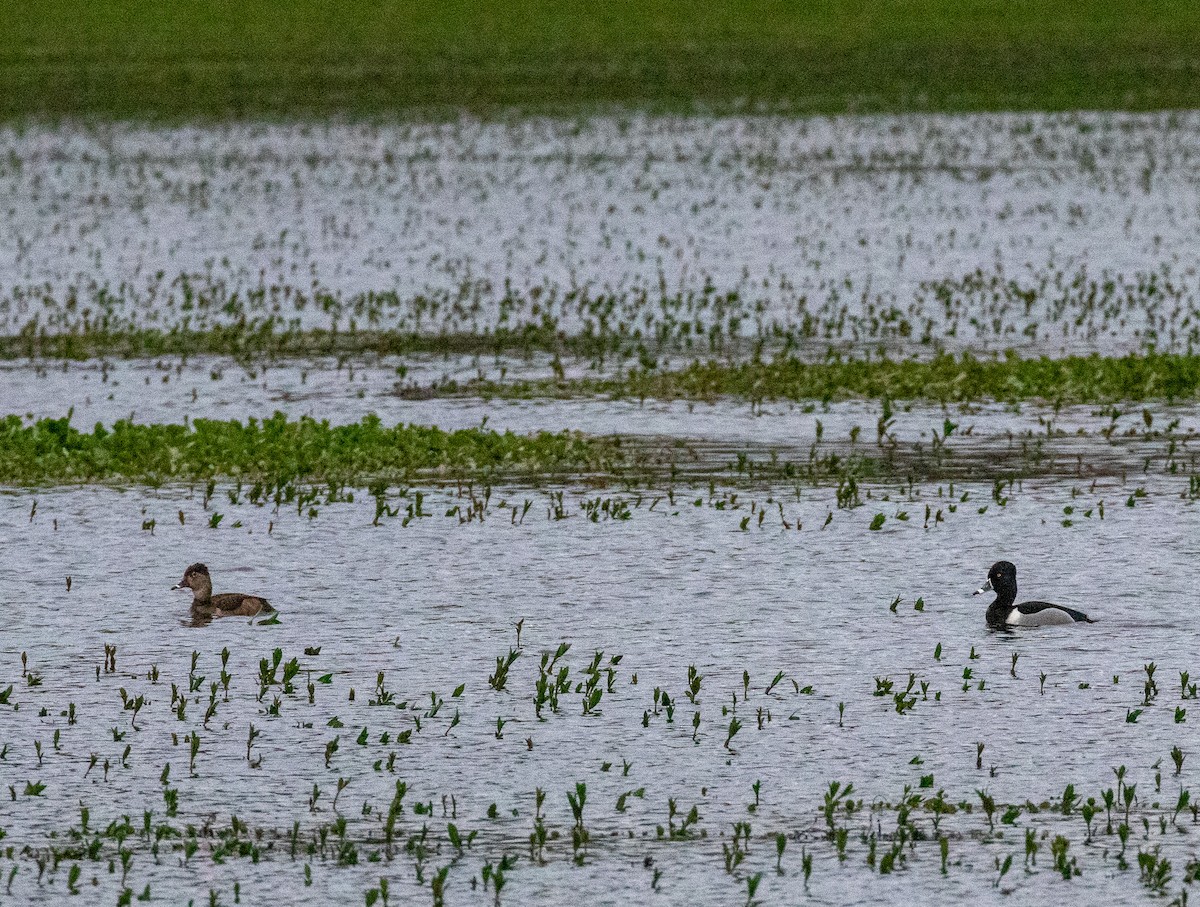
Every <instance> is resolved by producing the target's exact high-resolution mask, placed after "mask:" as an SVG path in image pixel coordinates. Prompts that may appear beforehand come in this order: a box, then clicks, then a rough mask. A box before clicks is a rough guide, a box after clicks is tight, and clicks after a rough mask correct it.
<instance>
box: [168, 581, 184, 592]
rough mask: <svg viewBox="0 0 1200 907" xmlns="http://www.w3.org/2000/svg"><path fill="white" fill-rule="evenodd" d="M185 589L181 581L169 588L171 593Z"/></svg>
mask: <svg viewBox="0 0 1200 907" xmlns="http://www.w3.org/2000/svg"><path fill="white" fill-rule="evenodd" d="M186 588H188V587H187V586H185V585H184V584H183V580H180V581H179V582H177V583H176V584H175V585H174V586H172V587H171V591H172V592H178V591H179V590H180V589H186Z"/></svg>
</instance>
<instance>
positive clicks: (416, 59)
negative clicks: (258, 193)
mask: <svg viewBox="0 0 1200 907" xmlns="http://www.w3.org/2000/svg"><path fill="white" fill-rule="evenodd" d="M1197 97H1200V16H1197V15H1196V10H1195V5H1194V4H1193V3H1191V2H1188V0H1151V2H1144V3H1138V4H1126V3H1119V2H1116V0H1010V2H1007V3H999V2H995V0H874V2H870V3H861V2H856V0H819V2H790V0H740V2H719V3H710V2H702V0H679V2H672V3H658V4H654V3H640V2H634V0H607V2H604V3H581V2H562V0H445V2H441V3H423V2H417V3H414V2H408V0H376V2H371V3H362V2H354V0H295V2H291V3H287V4H279V3H275V2H271V0H238V2H234V0H192V2H178V3H160V2H156V0H107V2H88V0H43V2H39V3H38V4H37V5H36V12H35V11H34V10H33V9H32V8H31V7H30V5H29V3H28V2H26V0H0V116H3V117H7V118H13V117H25V116H29V115H36V116H60V115H65V116H97V117H134V118H141V117H151V118H164V117H165V118H179V117H197V116H199V117H218V118H224V117H228V116H261V115H266V116H297V115H299V116H307V115H326V114H336V113H343V114H349V115H352V116H379V115H384V116H386V115H391V114H395V113H397V112H406V111H411V110H412V109H414V108H427V109H428V108H434V109H436V108H442V109H447V108H451V109H461V108H464V107H466V108H472V109H476V110H483V111H486V110H492V109H495V108H498V107H509V106H518V107H524V108H536V109H543V110H554V109H556V108H557V109H562V110H564V111H572V110H575V111H577V110H579V109H581V107H582V108H587V107H593V108H594V107H595V106H597V105H609V104H619V105H625V104H635V105H647V106H651V107H667V108H676V109H678V108H689V107H691V106H692V105H693V103H694V102H701V103H703V104H708V105H713V106H715V107H716V108H717V109H731V108H739V107H745V106H747V105H755V104H766V105H778V106H781V107H783V108H785V109H788V110H793V111H820V112H840V111H845V110H999V109H1071V108H1110V109H1111V108H1140V109H1146V108H1172V107H1191V106H1194V104H1195V101H1196V98H1197Z"/></svg>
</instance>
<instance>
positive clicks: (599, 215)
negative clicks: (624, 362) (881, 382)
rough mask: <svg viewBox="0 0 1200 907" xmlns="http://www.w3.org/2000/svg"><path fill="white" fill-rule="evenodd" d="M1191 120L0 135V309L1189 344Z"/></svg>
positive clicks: (663, 120) (423, 325)
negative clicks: (1, 212) (0, 202)
mask: <svg viewBox="0 0 1200 907" xmlns="http://www.w3.org/2000/svg"><path fill="white" fill-rule="evenodd" d="M1198 155H1200V116H1198V115H1197V114H1195V113H1192V112H1175V113H1164V114H1145V115H1125V114H1063V115H1054V116H1045V115H1028V114H1025V115H1005V116H998V115H977V116H958V117H949V116H908V117H843V118H835V119H822V118H814V119H788V118H776V117H761V118H753V117H744V118H736V117H735V118H727V119H705V118H702V117H694V118H670V117H643V116H628V117H607V118H606V117H598V118H593V119H586V120H581V121H578V122H569V121H568V122H563V121H555V120H544V121H543V120H519V121H514V122H511V123H495V122H490V123H481V122H475V121H471V120H461V121H456V122H452V123H445V124H427V125H379V126H350V125H337V124H334V125H323V126H315V125H273V126H254V125H238V126H211V127H204V128H198V127H181V128H174V129H167V128H160V129H154V128H145V127H138V126H128V125H97V126H92V127H86V128H85V127H78V128H76V127H70V126H66V127H28V128H23V129H21V130H12V129H10V130H7V131H3V132H0V192H2V194H3V197H4V198H5V199H7V202H6V205H7V210H6V217H5V218H3V222H2V223H0V321H2V324H3V326H4V328H5V329H6V330H9V331H11V330H16V329H18V328H22V327H28V326H30V325H31V324H32V325H33V326H34V327H35V328H36V329H50V330H65V329H80V328H82V327H84V326H85V325H86V326H91V327H95V326H97V325H109V326H113V325H118V324H119V325H126V324H136V325H140V326H151V327H155V326H157V327H172V326H180V325H188V326H192V327H195V326H201V325H205V324H213V323H218V322H229V321H235V320H238V319H241V318H249V319H254V320H259V321H261V320H264V319H273V320H274V321H275V322H277V323H280V324H291V323H296V324H300V325H306V326H321V327H325V326H329V325H330V324H337V325H339V326H341V327H343V328H344V327H346V326H348V325H349V324H350V323H352V322H353V323H355V324H357V325H358V326H360V327H367V326H383V327H389V326H391V327H403V328H405V329H421V330H430V329H438V330H450V331H480V330H484V329H492V328H496V327H499V326H508V327H513V326H515V325H523V324H539V325H541V324H544V323H545V319H547V318H551V319H552V320H553V321H554V323H555V324H556V325H557V326H559V327H561V328H562V329H564V330H567V331H569V332H571V333H574V332H576V331H579V330H581V329H584V328H591V329H592V330H594V331H600V332H604V331H606V330H613V329H615V328H616V327H617V326H618V325H620V324H624V325H625V326H627V327H630V328H633V327H639V328H640V329H641V330H643V331H645V332H647V333H648V334H650V335H652V336H653V335H655V334H656V333H657V332H660V331H662V332H666V333H667V334H670V335H672V336H684V337H686V336H688V335H686V334H681V333H680V332H681V331H682V330H683V329H684V327H685V326H689V327H691V328H695V329H696V330H697V331H698V332H699V333H700V334H704V333H705V332H707V331H709V330H710V329H711V328H712V327H713V326H714V325H717V326H719V327H720V328H721V329H722V330H723V331H726V332H728V333H731V334H747V333H754V332H756V331H758V332H765V333H767V334H770V333H771V332H772V331H773V330H775V329H777V328H778V329H781V330H784V331H787V332H790V333H793V334H796V335H798V336H799V337H801V338H802V339H815V340H822V341H833V342H838V343H878V342H888V343H901V344H905V343H909V344H911V343H914V342H916V341H923V342H924V343H937V344H941V345H946V346H949V347H951V348H961V347H964V346H973V347H979V346H991V347H997V348H1003V347H1008V346H1019V345H1033V346H1036V347H1038V348H1041V349H1045V350H1049V351H1056V350H1060V349H1075V350H1079V349H1097V348H1100V349H1106V348H1110V347H1112V346H1114V345H1117V346H1121V347H1124V348H1140V347H1142V346H1144V345H1145V344H1146V343H1153V344H1155V345H1156V346H1158V347H1159V348H1166V347H1184V346H1186V345H1187V344H1189V343H1192V344H1194V343H1195V340H1196V337H1197V335H1196V321H1197V314H1196V312H1195V309H1196V289H1197V279H1196V270H1195V256H1194V243H1195V236H1196V232H1197V229H1198V227H1200V224H1198V220H1197V219H1198V217H1200V213H1198V211H1197V207H1196V204H1195V198H1196V191H1197V183H1196V173H1197V167H1196V162H1197V159H1198Z"/></svg>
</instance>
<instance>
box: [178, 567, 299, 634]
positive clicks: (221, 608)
mask: <svg viewBox="0 0 1200 907" xmlns="http://www.w3.org/2000/svg"><path fill="white" fill-rule="evenodd" d="M172 588H173V589H191V590H192V617H194V618H198V619H200V620H202V621H205V622H207V620H211V619H212V618H214V617H254V616H255V615H256V614H270V613H271V612H272V611H274V610H275V609H274V608H273V607H271V603H270V602H268V601H267V600H266V599H265V598H262V597H260V596H258V595H246V594H244V593H242V592H224V593H222V594H220V595H213V594H212V578H211V577H210V576H209V575H208V568H207V567H205V566H204V565H203V564H192V566H190V567H188V568H187V570H185V571H183V579H181V580H180V581H179V584H178V585H176V586H173V587H172Z"/></svg>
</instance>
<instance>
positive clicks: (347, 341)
mask: <svg viewBox="0 0 1200 907" xmlns="http://www.w3.org/2000/svg"><path fill="white" fill-rule="evenodd" d="M625 346H628V342H627V341H624V340H622V339H621V338H618V337H610V338H592V337H566V336H563V335H561V334H559V333H558V332H557V331H556V330H554V328H553V326H551V327H546V328H540V327H536V326H533V325H530V326H527V327H523V328H519V329H516V330H506V329H503V328H501V329H497V330H494V331H490V332H486V333H465V332H460V333H444V334H419V333H413V332H408V331H373V330H346V331H332V330H298V329H296V330H291V329H283V330H280V329H279V328H278V326H277V325H275V324H274V323H273V322H271V321H269V320H268V321H263V322H245V323H236V324H229V325H221V326H215V327H211V328H206V329H204V330H198V331H197V330H186V329H183V328H176V329H172V330H169V331H162V330H158V329H155V328H129V329H124V330H115V331H113V330H87V331H79V332H70V333H61V334H51V333H35V332H33V331H24V332H22V333H20V334H9V335H5V336H0V360H12V359H72V360H77V361H82V360H86V359H96V358H105V357H115V358H121V359H137V358H147V357H153V356H205V355H211V356H232V357H234V358H238V359H253V358H257V357H262V356H267V357H284V358H286V357H301V356H355V355H378V356H403V355H411V354H419V353H435V354H438V355H447V356H451V355H481V356H482V355H500V354H506V353H508V354H532V353H537V352H559V353H562V354H575V355H582V356H594V355H603V354H606V353H610V352H615V351H620V350H621V349H622V348H624V347H625Z"/></svg>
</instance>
